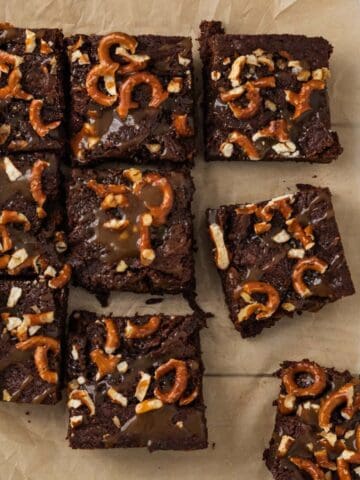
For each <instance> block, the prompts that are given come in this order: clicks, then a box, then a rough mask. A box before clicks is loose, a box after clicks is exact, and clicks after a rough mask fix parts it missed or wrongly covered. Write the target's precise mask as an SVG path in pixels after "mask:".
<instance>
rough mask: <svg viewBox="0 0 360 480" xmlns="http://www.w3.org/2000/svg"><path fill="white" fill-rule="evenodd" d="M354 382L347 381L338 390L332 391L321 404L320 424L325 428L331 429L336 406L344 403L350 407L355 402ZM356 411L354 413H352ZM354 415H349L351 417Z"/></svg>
mask: <svg viewBox="0 0 360 480" xmlns="http://www.w3.org/2000/svg"><path fill="white" fill-rule="evenodd" d="M354 386H355V384H354V383H346V384H345V385H343V386H342V387H341V388H339V389H338V390H336V391H334V392H332V393H330V394H329V395H328V396H327V398H326V399H325V401H324V402H323V403H322V405H321V406H320V410H319V419H318V421H319V426H320V427H321V428H322V429H323V430H327V431H328V430H330V428H331V415H332V413H333V412H334V410H335V409H336V408H338V407H339V406H340V405H342V404H344V403H345V404H346V406H347V407H348V408H350V407H352V406H353V402H354ZM354 413H355V412H353V413H352V415H353V414H354ZM352 415H349V416H350V417H351V416H352Z"/></svg>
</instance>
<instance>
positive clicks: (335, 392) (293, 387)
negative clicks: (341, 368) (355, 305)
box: [264, 360, 360, 480]
mask: <svg viewBox="0 0 360 480" xmlns="http://www.w3.org/2000/svg"><path fill="white" fill-rule="evenodd" d="M277 376H278V377H279V378H281V380H282V383H281V391H280V395H279V398H278V400H277V402H275V404H276V405H277V415H276V423H275V429H274V433H273V437H272V439H271V442H270V447H269V449H267V450H266V451H265V452H264V460H265V462H266V465H267V467H268V468H269V470H270V471H271V473H272V474H273V476H274V478H275V479H276V480H290V479H294V478H296V479H299V480H300V479H308V478H314V479H319V480H321V479H324V480H325V479H327V478H334V479H335V478H336V479H340V480H341V479H352V478H354V479H355V478H358V475H359V467H358V465H359V463H360V453H359V452H360V443H359V441H360V423H359V422H360V414H359V406H360V383H359V379H358V377H352V375H350V373H349V372H348V371H345V372H338V371H336V370H334V369H332V368H323V367H320V366H319V365H318V364H316V363H315V362H310V361H309V360H302V361H300V362H284V363H283V365H282V368H281V369H280V370H279V371H278V372H277Z"/></svg>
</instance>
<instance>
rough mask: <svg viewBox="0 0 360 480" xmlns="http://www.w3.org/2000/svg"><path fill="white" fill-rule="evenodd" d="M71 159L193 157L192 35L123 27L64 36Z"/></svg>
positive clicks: (142, 160)
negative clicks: (140, 32)
mask: <svg viewBox="0 0 360 480" xmlns="http://www.w3.org/2000/svg"><path fill="white" fill-rule="evenodd" d="M67 45H68V46H67V50H68V57H69V62H70V71H71V132H72V140H71V146H72V153H73V160H74V163H75V164H89V163H91V162H94V161H104V160H106V159H107V158H108V157H113V158H121V159H124V160H126V161H129V160H130V161H132V162H138V163H148V162H149V161H158V162H161V163H164V162H172V163H178V164H179V163H182V164H184V163H190V164H191V163H192V159H193V156H194V152H195V141H194V121H193V83H192V70H193V66H192V52H191V48H192V43H191V38H188V37H163V36H155V35H139V36H137V37H131V36H129V35H127V34H125V33H119V32H116V33H110V34H108V35H105V36H98V35H89V36H87V35H75V36H73V37H71V38H69V39H68V40H67Z"/></svg>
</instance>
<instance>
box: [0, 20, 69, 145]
mask: <svg viewBox="0 0 360 480" xmlns="http://www.w3.org/2000/svg"><path fill="white" fill-rule="evenodd" d="M64 63H65V62H64V53H63V34H62V32H61V30H58V29H44V28H41V29H33V30H29V29H23V28H14V27H11V26H6V25H5V26H4V25H3V26H2V27H1V28H0V64H1V78H0V125H1V127H0V151H2V152H5V153H9V152H32V151H41V150H56V149H59V148H61V147H62V146H63V144H64V133H65V130H64V125H63V123H64V105H65V103H64V91H63V76H64Z"/></svg>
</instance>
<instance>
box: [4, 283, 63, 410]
mask: <svg viewBox="0 0 360 480" xmlns="http://www.w3.org/2000/svg"><path fill="white" fill-rule="evenodd" d="M66 303H67V292H66V291H64V290H53V289H51V288H50V287H49V286H48V285H47V284H46V282H45V281H38V280H35V281H9V280H7V281H0V318H1V320H0V321H1V332H2V333H1V337H0V388H1V398H2V400H4V401H8V402H9V401H11V402H24V403H55V402H56V401H57V400H58V399H59V398H60V393H59V373H60V349H61V348H60V347H61V346H60V342H61V338H62V335H63V327H64V320H65V317H66Z"/></svg>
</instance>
